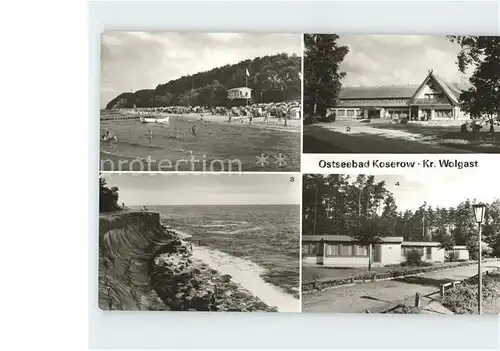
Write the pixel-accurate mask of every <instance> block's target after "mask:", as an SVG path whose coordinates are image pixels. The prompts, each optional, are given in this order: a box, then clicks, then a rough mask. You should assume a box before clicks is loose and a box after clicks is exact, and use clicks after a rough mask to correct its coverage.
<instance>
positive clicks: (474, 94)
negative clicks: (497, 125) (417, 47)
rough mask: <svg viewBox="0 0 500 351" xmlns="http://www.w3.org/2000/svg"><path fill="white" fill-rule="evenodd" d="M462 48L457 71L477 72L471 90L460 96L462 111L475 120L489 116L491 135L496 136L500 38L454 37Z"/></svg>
mask: <svg viewBox="0 0 500 351" xmlns="http://www.w3.org/2000/svg"><path fill="white" fill-rule="evenodd" d="M449 39H450V40H451V41H452V42H454V43H458V44H459V45H460V47H461V50H460V52H459V53H458V56H457V59H458V62H457V63H458V68H459V70H460V71H461V72H462V73H465V72H466V71H467V70H468V69H469V68H473V69H474V72H473V74H472V76H471V77H470V79H469V81H470V83H471V84H472V87H471V88H470V89H468V90H466V91H464V92H462V94H461V95H460V102H461V103H462V106H463V109H464V110H465V111H466V112H468V113H470V115H471V116H472V117H480V116H482V115H486V116H488V118H489V120H490V132H492V133H493V132H494V127H493V121H494V117H495V115H496V116H497V118H499V117H500V37H491V36H451V37H449Z"/></svg>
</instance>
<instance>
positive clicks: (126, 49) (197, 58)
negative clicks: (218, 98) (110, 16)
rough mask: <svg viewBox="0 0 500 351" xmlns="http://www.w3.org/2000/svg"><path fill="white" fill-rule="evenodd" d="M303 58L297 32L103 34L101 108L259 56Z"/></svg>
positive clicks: (300, 37) (299, 37)
mask: <svg viewBox="0 0 500 351" xmlns="http://www.w3.org/2000/svg"><path fill="white" fill-rule="evenodd" d="M283 52H286V53H289V54H292V53H295V54H297V55H302V36H301V35H299V34H262V33H252V34H236V33H211V34H208V33H161V32H107V33H105V34H103V35H102V40H101V103H100V105H101V108H103V107H105V106H106V104H107V103H108V102H109V101H110V100H112V99H113V98H115V97H116V96H117V95H119V94H121V93H123V92H131V91H136V90H140V89H154V88H155V87H156V86H157V85H158V84H164V83H166V82H168V81H170V80H172V79H176V78H179V77H181V76H184V75H188V74H194V73H198V72H203V71H208V70H210V69H212V68H215V67H220V66H224V65H227V64H235V63H238V62H240V61H243V60H246V59H253V58H255V57H258V56H265V55H274V54H278V53H283Z"/></svg>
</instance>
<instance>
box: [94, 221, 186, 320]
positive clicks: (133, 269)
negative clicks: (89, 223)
mask: <svg viewBox="0 0 500 351" xmlns="http://www.w3.org/2000/svg"><path fill="white" fill-rule="evenodd" d="M175 241H176V237H175V236H174V235H173V234H172V233H170V232H168V231H166V230H165V229H164V228H162V227H161V225H160V215H159V214H158V213H152V212H128V211H126V212H125V211H124V212H113V213H105V214H101V215H100V216H99V308H101V309H103V310H168V309H169V308H168V307H166V306H165V305H164V304H163V302H162V301H161V300H160V298H159V297H158V295H157V294H156V292H155V290H154V289H153V284H152V283H151V278H150V272H151V268H152V265H153V262H152V261H153V258H154V256H155V255H157V254H158V253H161V252H168V251H169V248H171V247H173V245H174V242H175Z"/></svg>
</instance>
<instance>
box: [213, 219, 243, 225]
mask: <svg viewBox="0 0 500 351" xmlns="http://www.w3.org/2000/svg"><path fill="white" fill-rule="evenodd" d="M212 223H213V224H217V223H225V224H248V222H246V221H219V220H214V221H212Z"/></svg>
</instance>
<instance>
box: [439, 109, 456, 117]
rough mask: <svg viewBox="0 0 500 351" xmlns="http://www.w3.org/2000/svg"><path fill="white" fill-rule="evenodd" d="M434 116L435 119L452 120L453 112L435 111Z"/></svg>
mask: <svg viewBox="0 0 500 351" xmlns="http://www.w3.org/2000/svg"><path fill="white" fill-rule="evenodd" d="M435 115H436V118H452V117H453V111H452V110H436V111H435Z"/></svg>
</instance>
